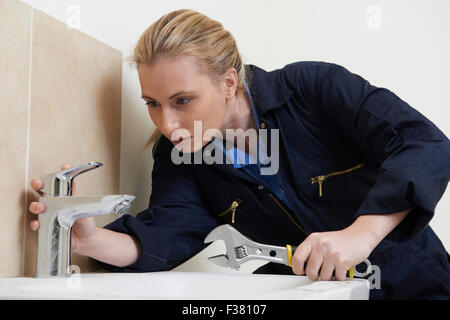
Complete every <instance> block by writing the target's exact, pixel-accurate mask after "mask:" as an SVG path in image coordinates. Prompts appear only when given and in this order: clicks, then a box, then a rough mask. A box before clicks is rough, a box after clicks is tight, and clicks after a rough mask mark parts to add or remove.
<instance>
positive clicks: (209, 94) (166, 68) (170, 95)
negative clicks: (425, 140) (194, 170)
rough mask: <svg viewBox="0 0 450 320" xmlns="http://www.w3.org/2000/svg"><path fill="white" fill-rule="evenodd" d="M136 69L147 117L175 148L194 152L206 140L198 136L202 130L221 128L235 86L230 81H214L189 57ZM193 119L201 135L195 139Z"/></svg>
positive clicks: (205, 142) (160, 60)
mask: <svg viewBox="0 0 450 320" xmlns="http://www.w3.org/2000/svg"><path fill="white" fill-rule="evenodd" d="M138 72H139V81H140V83H141V91H142V98H143V99H144V100H145V103H146V104H147V106H148V112H149V114H150V118H151V119H152V121H153V123H154V124H155V125H156V126H157V127H158V128H159V130H160V131H161V133H162V134H163V135H164V136H166V137H167V138H168V139H169V140H171V141H172V143H173V144H174V145H175V146H176V148H177V149H178V150H180V151H183V152H195V151H197V150H199V149H201V148H202V147H203V146H204V145H206V144H207V143H208V142H209V140H206V141H203V139H202V137H203V133H204V132H205V130H208V129H217V130H219V131H222V129H223V125H224V121H225V117H226V109H227V108H226V104H227V102H226V97H227V94H228V95H229V93H230V92H234V91H233V90H235V88H236V85H235V83H233V81H231V82H230V81H226V77H225V76H224V78H223V81H219V82H217V83H214V82H213V81H212V79H211V78H210V76H209V75H207V74H205V73H202V72H201V70H200V69H199V66H198V64H197V63H196V60H195V58H193V57H190V56H182V57H177V58H176V59H159V60H157V61H156V62H155V63H153V64H151V65H148V64H141V65H139V67H138ZM227 85H228V86H227ZM230 86H231V87H230ZM194 121H201V123H200V124H201V131H199V129H197V131H196V135H197V133H200V134H201V137H196V139H194V137H193V136H194ZM198 125H199V123H197V128H199V126H198ZM181 138H182V139H181ZM194 140H195V141H194ZM180 141H181V142H180ZM194 142H195V143H194Z"/></svg>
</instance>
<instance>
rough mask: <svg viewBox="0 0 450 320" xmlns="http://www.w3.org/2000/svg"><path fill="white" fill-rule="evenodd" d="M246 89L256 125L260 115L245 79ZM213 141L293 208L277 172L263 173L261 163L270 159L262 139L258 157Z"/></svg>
mask: <svg viewBox="0 0 450 320" xmlns="http://www.w3.org/2000/svg"><path fill="white" fill-rule="evenodd" d="M244 85H245V89H246V90H247V94H248V96H249V98H250V103H251V106H252V114H253V119H254V120H255V123H256V125H257V126H258V124H259V117H258V113H257V111H256V108H255V105H254V103H253V99H252V95H251V94H250V91H249V89H248V85H247V82H246V81H244ZM211 142H212V143H213V144H214V145H215V146H216V147H217V148H216V150H220V151H222V152H223V154H224V155H225V156H226V158H227V159H228V161H229V162H231V163H232V164H233V166H234V167H235V168H236V169H241V170H242V171H244V172H246V173H247V174H248V175H249V176H250V177H252V178H253V179H255V180H256V181H257V182H259V183H261V184H262V185H263V186H264V187H266V188H268V189H269V190H270V191H272V193H274V195H275V196H276V197H277V198H278V199H279V200H281V202H282V203H283V204H284V205H285V206H286V207H288V208H289V209H292V208H291V205H290V204H289V201H288V199H287V198H286V196H285V194H284V191H283V190H282V189H281V187H280V183H279V182H278V180H277V179H278V178H277V176H276V174H274V175H262V174H261V170H260V168H261V164H267V162H268V161H269V160H270V159H269V158H268V157H267V153H266V150H267V148H266V146H265V145H264V142H263V141H262V140H261V139H258V145H257V154H256V157H255V156H254V155H251V154H249V153H247V152H245V151H243V150H242V149H240V148H231V149H228V150H227V149H226V148H225V143H224V141H223V140H222V139H220V138H216V137H214V138H213V139H212V140H211Z"/></svg>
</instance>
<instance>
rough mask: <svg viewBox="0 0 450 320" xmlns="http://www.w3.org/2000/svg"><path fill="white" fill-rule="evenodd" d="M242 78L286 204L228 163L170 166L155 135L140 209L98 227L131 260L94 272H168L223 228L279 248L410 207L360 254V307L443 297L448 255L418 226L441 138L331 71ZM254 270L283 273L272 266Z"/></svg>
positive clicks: (418, 118)
mask: <svg viewBox="0 0 450 320" xmlns="http://www.w3.org/2000/svg"><path fill="white" fill-rule="evenodd" d="M246 70H247V79H246V80H247V83H248V87H249V89H250V94H251V98H252V101H253V103H254V107H255V110H254V111H255V112H256V113H257V119H259V123H258V125H259V127H260V128H265V129H268V130H271V129H279V171H278V173H277V174H276V179H277V181H278V182H279V186H280V188H281V190H282V192H283V195H284V196H285V197H286V199H287V201H288V203H289V204H290V207H288V206H286V205H284V204H283V203H285V202H284V201H281V199H280V197H278V196H276V195H275V194H276V193H275V192H274V190H273V188H272V190H271V188H270V186H269V187H268V186H267V185H264V184H262V183H261V182H260V180H257V179H255V178H254V177H251V176H250V175H249V174H247V173H246V172H244V171H243V170H240V169H237V168H235V167H234V165H233V164H226V163H224V164H218V163H213V164H206V163H202V164H179V165H175V164H174V163H173V162H172V161H171V157H170V156H171V150H172V148H173V144H172V143H171V142H170V141H169V140H168V139H167V138H165V137H164V136H162V137H161V138H160V140H159V141H158V143H156V144H155V146H154V148H153V157H154V166H153V171H152V193H151V195H150V202H149V208H148V209H146V210H144V211H142V212H140V213H139V214H137V216H136V217H133V216H132V215H124V216H122V217H120V218H119V219H117V220H116V221H114V222H113V223H111V224H109V225H107V226H105V228H108V229H111V230H114V231H118V232H122V233H127V234H131V235H134V236H135V237H136V238H137V239H138V240H139V241H140V243H141V245H142V254H141V256H140V257H139V259H138V261H137V262H136V263H134V264H132V265H129V266H127V267H124V268H118V267H114V266H111V265H108V264H104V263H101V262H99V264H100V265H101V266H103V267H104V268H105V269H107V270H110V271H119V272H150V271H163V270H170V269H172V268H174V267H176V266H178V265H180V264H181V263H183V262H185V261H186V260H188V259H190V258H191V257H193V256H194V255H195V254H197V253H198V252H200V251H201V250H203V249H204V248H205V247H206V246H207V245H205V244H204V243H203V239H204V238H205V236H206V235H207V234H208V232H210V231H211V230H212V229H213V228H215V227H216V226H218V225H220V224H223V223H229V224H233V226H234V227H235V228H236V229H237V230H239V231H240V232H241V233H243V234H244V235H246V236H248V237H250V238H251V239H253V240H255V241H257V242H261V243H267V244H273V245H280V246H284V245H286V244H300V243H301V242H302V241H303V240H304V239H305V238H306V237H307V236H308V235H309V234H310V233H312V232H326V231H335V230H342V229H344V228H345V227H347V226H349V225H350V224H352V223H353V222H354V221H355V219H356V218H357V217H359V216H361V215H365V214H389V213H396V212H400V211H403V210H406V209H408V208H411V207H412V208H413V210H412V211H411V212H410V213H409V214H408V215H407V216H406V218H405V219H404V220H403V221H402V222H401V223H400V224H399V225H398V226H397V227H396V228H395V229H394V230H393V231H392V232H391V233H390V234H389V235H388V236H387V237H386V238H385V239H384V240H383V241H381V242H380V243H379V245H378V246H377V247H376V248H375V249H374V251H373V252H372V253H371V254H370V256H369V257H368V259H369V260H370V262H371V263H372V264H373V265H377V266H378V267H379V268H380V271H381V289H372V290H371V291H370V298H371V299H431V298H444V299H446V298H449V297H450V266H449V255H448V253H447V252H446V250H445V248H444V247H443V245H442V243H441V241H440V240H439V239H438V237H437V236H436V235H435V233H434V232H433V231H432V229H431V228H430V226H429V225H428V223H429V221H430V220H431V218H432V217H433V215H434V212H435V208H436V204H437V203H438V201H439V200H440V199H441V197H442V195H443V194H444V192H445V190H446V188H447V185H448V181H449V179H450V141H449V139H448V138H447V137H446V136H445V135H444V133H443V132H442V131H441V130H439V129H438V128H437V127H436V125H434V124H433V123H432V122H431V121H430V120H429V119H427V118H426V117H424V116H423V115H422V114H421V113H420V112H418V111H417V110H416V109H414V108H412V107H411V106H410V105H408V104H407V103H406V102H404V101H403V100H402V99H400V98H399V97H398V96H397V95H395V94H394V93H393V92H391V91H390V90H388V89H386V88H382V87H376V86H373V85H371V84H370V83H369V82H368V81H367V80H365V79H363V78H362V77H360V76H359V75H357V74H354V73H351V72H350V71H348V70H347V69H346V68H344V67H342V66H340V65H337V64H334V63H327V62H320V61H300V62H295V63H291V64H288V65H286V66H285V67H283V68H281V69H277V70H274V71H270V72H267V71H265V70H263V69H261V68H258V67H257V66H254V65H251V64H249V65H246ZM268 136H269V137H270V134H268ZM269 142H270V139H269ZM205 147H206V146H204V147H203V149H204V148H205ZM203 149H202V150H199V151H197V152H203ZM268 149H269V154H270V144H269V145H268ZM192 156H194V153H192ZM319 176H325V179H324V180H321V182H320V183H319V180H320V179H318V177H319ZM314 181H315V182H314ZM278 194H279V193H278ZM234 201H236V202H237V203H238V207H237V208H236V210H235V211H234V218H235V219H234V223H232V221H231V218H232V217H231V216H232V215H231V211H232V210H231V204H232V203H233V202H234ZM357 269H358V270H360V269H359V268H357ZM255 273H277V274H293V273H292V269H291V268H290V267H287V266H284V265H281V264H274V263H268V264H266V265H264V266H262V267H261V268H259V269H258V270H256V271H255Z"/></svg>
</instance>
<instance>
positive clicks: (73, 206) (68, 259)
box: [36, 195, 135, 277]
mask: <svg viewBox="0 0 450 320" xmlns="http://www.w3.org/2000/svg"><path fill="white" fill-rule="evenodd" d="M134 199H135V197H134V196H131V195H94V196H71V197H42V198H41V199H40V202H43V203H45V204H46V206H47V212H46V213H44V214H42V215H40V216H39V224H40V228H39V234H38V252H37V272H36V275H37V277H49V276H62V277H68V276H70V275H71V270H70V266H71V264H72V241H71V240H72V226H73V224H74V222H75V221H76V220H77V219H80V218H85V217H95V216H100V215H107V214H111V213H116V214H118V215H122V214H124V213H125V212H126V211H127V210H128V209H129V208H130V202H131V201H133V200H134Z"/></svg>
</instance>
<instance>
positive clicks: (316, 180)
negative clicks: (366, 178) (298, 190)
mask: <svg viewBox="0 0 450 320" xmlns="http://www.w3.org/2000/svg"><path fill="white" fill-rule="evenodd" d="M364 164H365V163H364V162H361V163H360V164H358V165H356V166H354V167H351V168H349V169H346V170H341V171H335V172H332V173H329V174H326V175H321V176H317V177H314V178H311V184H314V183H318V184H319V197H321V196H322V183H323V182H324V181H325V179H327V178H329V177H332V176H337V175H341V174H344V173H347V172H350V171H354V170H356V169H359V168H361V167H362V166H364Z"/></svg>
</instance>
